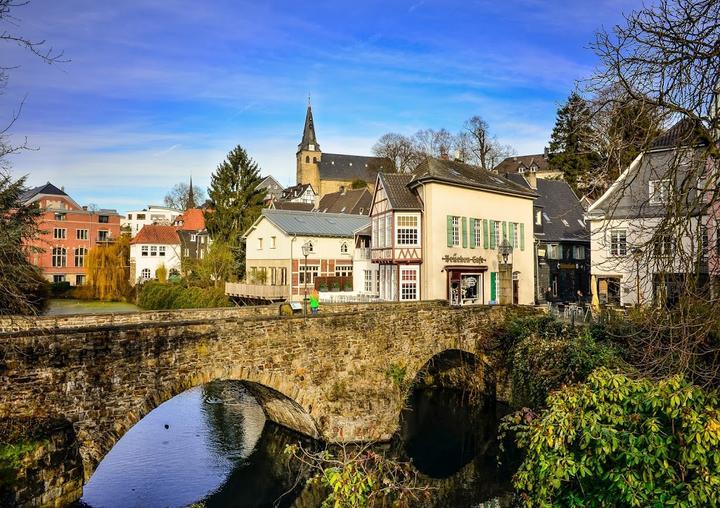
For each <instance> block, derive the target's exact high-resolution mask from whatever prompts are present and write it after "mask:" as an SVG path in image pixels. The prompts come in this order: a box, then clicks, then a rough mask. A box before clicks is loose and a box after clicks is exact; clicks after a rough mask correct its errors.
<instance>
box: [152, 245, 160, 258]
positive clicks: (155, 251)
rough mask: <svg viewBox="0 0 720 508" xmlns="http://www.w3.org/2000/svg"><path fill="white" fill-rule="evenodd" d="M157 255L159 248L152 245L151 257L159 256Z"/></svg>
mask: <svg viewBox="0 0 720 508" xmlns="http://www.w3.org/2000/svg"><path fill="white" fill-rule="evenodd" d="M157 254H158V246H157V245H151V246H150V256H157Z"/></svg>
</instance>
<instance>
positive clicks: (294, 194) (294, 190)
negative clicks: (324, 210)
mask: <svg viewBox="0 0 720 508" xmlns="http://www.w3.org/2000/svg"><path fill="white" fill-rule="evenodd" d="M308 188H310V189H311V190H312V191H313V194H316V192H315V189H313V188H312V185H310V184H309V183H299V184H297V185H293V186H292V187H288V188H286V189H284V190H283V191H282V196H281V198H280V199H297V198H299V197H300V196H302V195H303V194H305V191H306V190H308Z"/></svg>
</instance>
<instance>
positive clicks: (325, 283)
mask: <svg viewBox="0 0 720 508" xmlns="http://www.w3.org/2000/svg"><path fill="white" fill-rule="evenodd" d="M318 289H319V290H320V291H327V290H328V285H327V282H321V283H320V287H319V288H318Z"/></svg>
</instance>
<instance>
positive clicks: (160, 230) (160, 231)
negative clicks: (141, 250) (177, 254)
mask: <svg viewBox="0 0 720 508" xmlns="http://www.w3.org/2000/svg"><path fill="white" fill-rule="evenodd" d="M130 243H131V244H161V245H179V244H180V237H179V236H178V234H177V231H176V230H175V228H174V227H173V226H161V225H158V224H150V225H145V226H143V228H142V229H141V230H140V231H139V232H138V234H136V235H135V237H134V238H133V239H132V240H130Z"/></svg>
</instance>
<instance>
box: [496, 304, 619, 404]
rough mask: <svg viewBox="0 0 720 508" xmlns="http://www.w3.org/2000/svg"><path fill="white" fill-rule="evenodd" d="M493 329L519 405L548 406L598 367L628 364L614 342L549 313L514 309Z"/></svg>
mask: <svg viewBox="0 0 720 508" xmlns="http://www.w3.org/2000/svg"><path fill="white" fill-rule="evenodd" d="M492 335H493V340H494V341H495V344H494V347H495V348H496V350H497V351H498V353H499V358H498V359H497V361H498V363H500V364H502V365H506V366H507V368H508V370H509V373H510V376H511V379H512V391H513V393H512V396H513V402H514V403H515V404H516V405H517V406H530V407H533V408H539V407H542V406H543V405H544V403H545V398H546V397H547V395H548V393H550V392H552V391H553V390H557V389H559V388H560V387H561V386H563V385H566V384H571V383H577V382H582V381H584V380H585V379H586V378H587V376H588V375H589V374H590V373H591V372H592V371H593V370H595V369H596V368H598V367H608V368H617V367H624V368H626V367H627V366H626V365H625V364H624V363H623V360H622V358H621V357H620V355H619V354H618V352H617V347H616V346H615V345H614V344H613V343H612V342H610V341H604V340H597V339H595V337H594V336H593V335H592V334H591V333H590V331H588V329H586V328H584V327H574V326H572V325H570V324H567V323H564V322H562V321H560V320H558V319H556V318H555V317H553V316H551V315H548V314H542V315H530V316H522V315H520V316H518V315H513V314H510V315H508V316H507V317H506V319H505V320H504V322H502V323H500V324H499V325H498V326H497V327H496V328H495V329H494V330H492Z"/></svg>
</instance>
